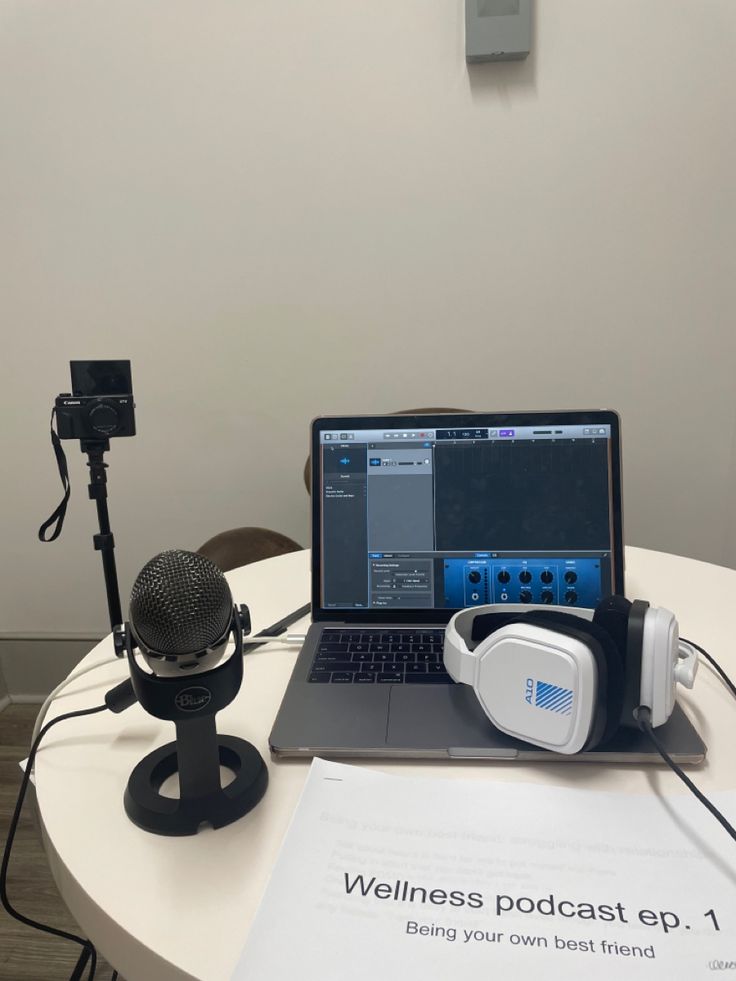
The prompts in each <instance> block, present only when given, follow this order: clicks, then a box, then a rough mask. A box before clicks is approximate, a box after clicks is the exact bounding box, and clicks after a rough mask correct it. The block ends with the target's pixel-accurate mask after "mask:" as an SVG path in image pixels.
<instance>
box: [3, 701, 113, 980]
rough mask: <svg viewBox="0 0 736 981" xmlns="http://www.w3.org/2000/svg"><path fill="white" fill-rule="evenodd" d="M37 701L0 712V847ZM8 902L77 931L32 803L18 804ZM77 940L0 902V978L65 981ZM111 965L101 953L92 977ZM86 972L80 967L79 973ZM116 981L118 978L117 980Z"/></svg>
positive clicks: (106, 975)
mask: <svg viewBox="0 0 736 981" xmlns="http://www.w3.org/2000/svg"><path fill="white" fill-rule="evenodd" d="M39 707H40V706H38V705H9V706H7V708H5V709H4V710H3V711H1V712H0V848H2V849H4V848H5V841H6V839H7V834H8V827H9V825H10V819H11V817H12V815H13V811H14V809H15V802H16V799H17V797H18V789H19V787H20V778H21V773H20V769H19V768H18V762H19V761H20V760H22V759H25V757H26V756H28V749H29V746H30V741H31V733H32V731H33V723H34V721H35V718H36V713H37V712H38V709H39ZM8 898H9V900H10V902H11V903H12V905H13V906H14V907H15V908H16V909H17V910H18V912H19V913H23V914H24V915H25V916H29V917H31V918H33V919H35V920H39V921H40V922H41V923H46V924H48V925H49V926H54V927H58V928H59V929H61V930H67V931H68V932H70V933H76V934H80V933H81V931H80V928H79V927H78V926H77V924H76V923H75V922H74V920H73V919H72V917H71V915H70V913H69V911H68V910H67V908H66V907H65V906H64V903H63V901H62V899H61V897H60V896H59V893H58V891H57V889H56V886H55V885H54V880H53V878H52V876H51V873H50V872H49V868H48V865H47V864H46V856H45V854H44V850H43V845H42V844H41V835H40V832H39V831H38V829H37V827H36V823H35V817H34V815H33V806H32V804H31V802H30V801H28V800H27V801H26V803H25V805H24V807H23V813H22V815H21V820H20V824H19V826H18V831H17V833H16V836H15V842H14V844H13V852H12V856H11V860H10V867H9V871H8ZM79 950H80V948H79V947H78V946H77V944H74V943H71V942H70V941H67V940H63V939H61V938H59V937H52V936H49V935H47V934H43V933H41V932H40V931H38V930H33V929H31V927H27V926H25V925H24V924H22V923H19V922H18V921H17V920H15V919H13V918H12V917H10V916H9V915H8V914H7V913H6V912H5V910H4V909H2V908H1V907H0V981H66V979H67V978H68V977H69V975H70V974H71V971H72V969H73V967H74V965H75V964H76V961H77V958H78V956H79ZM111 973H112V968H111V967H110V965H109V964H107V963H106V962H105V961H104V960H102V959H101V958H99V959H98V962H97V973H96V975H95V978H96V981H109V979H110V976H111ZM86 974H87V972H86V971H85V977H86ZM120 981H122V979H120Z"/></svg>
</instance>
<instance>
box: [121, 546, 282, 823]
mask: <svg viewBox="0 0 736 981" xmlns="http://www.w3.org/2000/svg"><path fill="white" fill-rule="evenodd" d="M129 614H130V622H129V623H128V624H125V625H124V626H123V628H122V630H121V631H120V632H119V634H118V638H119V641H120V643H122V645H123V647H124V649H125V652H126V654H127V658H128V665H129V667H130V674H131V682H132V686H133V691H134V692H135V695H136V697H137V698H138V701H139V702H140V703H141V705H142V707H143V708H144V709H145V710H146V711H147V712H149V713H150V714H151V715H154V716H155V717H156V718H159V719H167V720H170V721H173V722H174V724H175V727H176V740H175V741H174V742H171V743H167V744H166V745H165V746H162V747H161V748H160V749H157V750H154V752H152V753H149V755H148V756H146V757H145V758H144V759H143V760H141V762H140V763H139V764H138V765H137V766H136V767H135V769H134V770H133V772H132V774H131V776H130V779H129V781H128V786H127V788H126V791H125V795H124V804H125V810H126V813H127V814H128V817H129V818H130V819H131V820H132V821H133V822H134V823H135V824H137V825H138V826H139V827H141V828H144V829H145V830H147V831H152V832H154V833H157V834H165V835H188V834H196V833H197V831H198V830H199V828H200V827H201V826H202V825H203V824H209V825H211V826H212V827H214V828H220V827H223V826H225V825H226V824H230V823H231V822H232V821H235V820H236V819H237V818H239V817H242V815H244V814H246V813H247V812H248V811H249V810H251V809H252V808H253V807H255V805H256V804H257V803H258V802H259V801H260V799H261V798H262V797H263V794H264V793H265V791H266V786H267V784H268V770H267V769H266V765H265V763H264V761H263V758H262V757H261V755H260V753H259V752H258V750H257V749H256V748H255V747H254V746H253V745H251V743H249V742H246V741H245V740H243V739H238V738H236V737H233V736H218V734H217V729H216V726H215V714H216V713H217V712H219V711H220V709H222V708H224V707H225V706H226V705H228V704H229V703H230V702H231V701H232V700H233V699H234V698H235V696H236V695H237V693H238V691H239V689H240V684H241V681H242V677H243V657H242V653H243V632H244V629H247V627H246V626H245V625H244V623H243V619H242V614H241V612H240V610H238V608H237V607H236V606H235V605H234V604H233V600H232V595H231V593H230V587H229V586H228V584H227V580H226V579H225V577H224V575H223V574H222V572H221V570H220V569H219V568H218V567H217V566H216V565H214V563H212V562H210V561H209V559H206V558H204V556H202V555H198V554H197V553H194V552H186V551H184V550H182V549H173V550H171V551H168V552H162V553H161V554H159V555H157V556H155V557H154V558H153V559H151V561H150V562H148V563H147V564H146V565H145V566H144V567H143V569H142V570H141V572H140V573H139V575H138V577H137V579H136V581H135V583H134V585H133V590H132V593H131V599H130V611H129ZM231 637H232V638H233V639H234V642H235V649H234V651H233V652H232V653H231V654H230V656H228V657H227V658H226V659H225V660H223V657H224V654H225V651H226V648H227V644H228V640H229V639H230V638H231ZM136 647H138V648H139V649H140V652H141V654H142V656H143V659H144V660H145V662H146V664H147V665H148V667H149V668H150V669H151V673H149V672H147V671H145V670H144V669H143V668H142V667H141V666H140V665H139V664H138V662H137V661H136V658H135V656H134V653H133V651H134V648H136ZM220 766H223V767H226V768H227V769H229V770H231V771H233V772H234V773H235V778H234V779H233V780H232V782H231V783H229V784H228V785H227V786H226V787H224V788H223V787H222V786H221V782H220ZM174 773H178V775H179V797H178V798H170V797H164V796H163V795H162V794H161V793H160V788H161V785H162V784H163V782H164V781H165V780H166V779H167V778H168V777H170V776H172V775H173V774H174Z"/></svg>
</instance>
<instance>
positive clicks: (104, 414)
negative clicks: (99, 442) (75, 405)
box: [89, 402, 120, 436]
mask: <svg viewBox="0 0 736 981" xmlns="http://www.w3.org/2000/svg"><path fill="white" fill-rule="evenodd" d="M89 422H90V425H91V426H92V428H93V429H94V431H95V432H96V433H102V434H103V435H105V436H111V435H112V434H113V433H114V432H115V431H116V429H117V428H118V426H119V424H120V417H119V416H118V413H117V410H116V408H115V406H114V405H111V404H110V402H98V403H97V404H96V405H93V406H92V408H91V409H90V410H89Z"/></svg>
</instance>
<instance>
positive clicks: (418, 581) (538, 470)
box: [313, 412, 623, 619]
mask: <svg viewBox="0 0 736 981" xmlns="http://www.w3.org/2000/svg"><path fill="white" fill-rule="evenodd" d="M315 453H316V454H318V458H319V462H318V465H317V466H316V467H315V468H314V469H315V473H314V480H313V495H314V496H315V500H314V505H315V519H316V520H315V531H316V532H317V535H316V536H315V541H314V543H313V547H314V549H315V551H316V565H315V572H317V573H318V575H317V577H316V578H317V582H316V583H315V585H316V586H317V589H318V594H319V595H318V597H315V599H316V600H317V602H318V605H319V607H320V609H321V610H323V611H326V612H329V611H334V612H335V613H338V612H339V613H341V614H346V613H347V612H348V611H355V612H359V611H360V612H362V613H365V612H370V613H373V614H378V613H380V614H382V615H383V616H384V617H386V618H388V619H392V618H393V617H392V614H400V613H401V612H402V611H403V612H406V613H409V612H410V611H426V612H429V611H434V612H435V613H439V614H441V613H442V611H444V612H445V614H446V616H449V615H450V614H451V613H452V612H453V611H454V610H457V609H460V608H462V607H468V606H476V605H478V606H479V605H482V604H485V603H501V604H502V603H507V602H508V603H519V602H521V603H546V604H555V605H561V606H566V607H570V608H571V609H574V608H575V607H591V606H595V605H596V603H597V602H598V601H599V600H600V599H601V598H602V597H604V596H607V595H609V594H611V593H613V592H617V591H618V592H620V591H622V588H623V571H622V557H621V551H622V545H621V505H620V473H619V470H620V462H619V450H618V417H617V416H616V415H615V414H614V413H610V412H592V413H554V414H551V415H549V416H541V415H538V414H534V415H531V414H518V415H503V416H495V415H494V416H491V415H482V416H481V415H476V414H472V415H467V416H459V415H454V416H403V417H402V416H390V417H375V418H374V419H365V418H364V419H361V418H353V419H352V420H349V419H347V420H346V419H340V420H330V419H327V418H325V419H319V420H316V421H315V423H314V431H313V459H314V454H315ZM438 618H439V619H444V618H445V617H442V616H441V615H440V617H438ZM399 619H401V617H399ZM432 619H435V617H432Z"/></svg>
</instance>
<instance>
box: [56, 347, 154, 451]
mask: <svg viewBox="0 0 736 981" xmlns="http://www.w3.org/2000/svg"><path fill="white" fill-rule="evenodd" d="M70 367H71V374H72V391H71V393H69V392H66V393H62V394H61V395H59V396H58V397H57V399H56V403H55V407H56V428H57V432H58V434H59V438H60V439H109V438H110V437H111V436H135V403H134V401H133V383H132V380H131V373H130V361H71V362H70Z"/></svg>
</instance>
